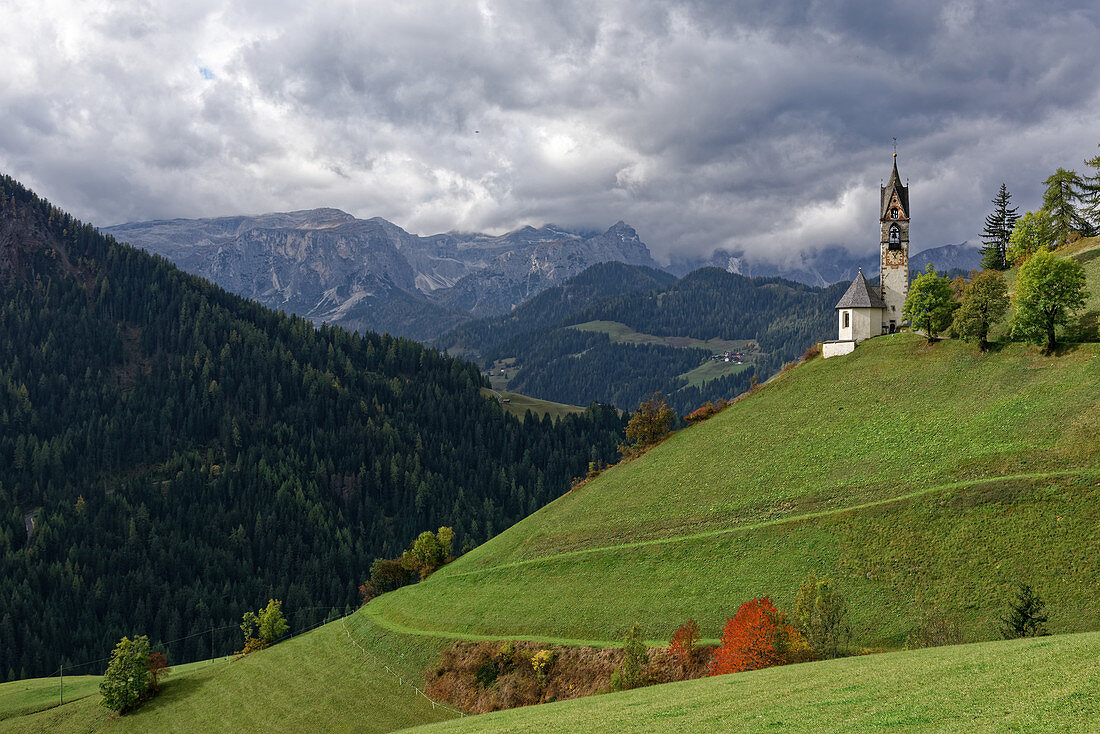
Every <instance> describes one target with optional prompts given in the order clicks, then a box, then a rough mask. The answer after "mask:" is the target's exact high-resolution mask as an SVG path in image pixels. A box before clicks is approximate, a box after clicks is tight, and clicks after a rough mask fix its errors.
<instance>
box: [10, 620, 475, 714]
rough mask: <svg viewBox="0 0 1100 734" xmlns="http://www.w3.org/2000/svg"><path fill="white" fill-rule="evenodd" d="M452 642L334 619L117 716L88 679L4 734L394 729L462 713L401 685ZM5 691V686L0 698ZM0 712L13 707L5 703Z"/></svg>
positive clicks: (167, 687) (178, 683)
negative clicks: (69, 697) (69, 696)
mask: <svg viewBox="0 0 1100 734" xmlns="http://www.w3.org/2000/svg"><path fill="white" fill-rule="evenodd" d="M348 633H350V635H351V636H350V637H349V634H348ZM352 639H354V640H355V641H357V642H358V643H359V645H361V646H362V648H363V649H360V647H357V646H356V645H355V644H354V643H353V642H352ZM446 644H448V643H447V642H446V641H443V640H439V639H435V638H428V637H422V636H421V637H405V636H400V635H395V634H394V633H392V632H389V631H387V630H383V629H379V628H377V627H376V626H374V625H373V624H371V623H370V621H369V619H367V618H366V617H365V616H363V615H362V614H357V615H354V616H352V617H351V618H349V619H348V620H346V626H345V622H344V621H336V622H332V623H330V624H327V625H325V626H323V627H320V628H318V629H316V630H314V631H312V632H308V633H306V634H304V635H301V636H300V637H296V638H293V639H291V640H288V641H286V642H284V643H281V644H279V645H276V646H275V647H272V648H270V649H268V650H264V651H262V652H259V653H255V654H253V655H250V656H248V657H246V658H244V659H241V660H236V661H233V662H226V663H222V664H216V665H209V664H201V663H199V664H194V665H191V666H180V667H179V668H177V669H176V672H175V674H173V675H172V676H170V677H169V678H168V680H167V682H166V683H165V684H164V687H163V690H162V692H161V694H160V695H159V696H157V697H156V698H154V699H153V700H151V701H149V702H148V703H146V704H145V705H144V706H142V707H141V708H140V709H138V710H137V711H135V712H133V713H130V714H127V715H125V716H122V717H119V718H116V719H112V718H111V716H110V712H108V711H107V710H106V709H105V708H104V707H103V706H102V705H101V704H100V696H99V693H98V680H96V681H95V683H94V685H92V682H91V681H88V683H87V685H88V686H89V687H91V688H93V690H87V691H85V697H84V698H81V699H79V700H76V701H73V702H72V703H66V704H65V705H63V706H56V707H53V708H50V709H48V710H45V711H42V712H40V713H35V714H30V715H23V716H13V717H9V718H6V719H2V720H0V731H2V732H19V733H22V732H51V733H52V732H73V733H75V732H95V731H100V730H104V731H109V732H120V733H125V732H150V731H157V732H181V733H182V732H200V731H201V732H242V731H271V732H303V731H332V732H340V731H347V732H351V731H355V732H388V731H394V730H396V729H401V728H405V727H409V726H413V725H417V724H423V723H428V722H431V721H441V720H444V719H446V718H450V717H452V716H455V714H453V713H450V712H448V711H446V710H444V709H443V708H433V706H432V703H431V702H430V701H429V700H427V699H425V698H424V697H422V696H420V695H417V694H416V692H415V690H414V689H413V687H412V686H411V685H408V684H407V683H402V682H401V680H404V681H406V682H412V683H413V684H414V685H416V686H419V687H420V688H423V672H422V671H423V670H424V669H425V668H426V667H428V665H430V663H431V662H432V661H433V660H435V658H436V656H437V655H438V654H439V651H440V650H441V649H442V648H443V647H444V646H445V645H446ZM386 666H388V667H389V668H390V670H392V671H394V672H393V673H391V672H389V671H387V670H386ZM394 673H396V675H395V674H394ZM398 676H400V680H399V678H398ZM51 681H52V682H53V683H54V684H56V679H45V680H41V679H40V680H39V681H17V682H16V683H15V684H13V683H9V684H5V688H6V687H8V686H14V685H16V684H21V683H31V684H33V685H32V688H34V689H37V688H39V687H40V686H39V685H38V684H39V683H40V684H41V687H44V688H46V689H48V688H49V685H50V683H51ZM5 693H6V691H5V690H4V689H0V696H4V695H5ZM54 693H55V695H56V688H55V689H54ZM36 695H37V694H36ZM0 705H6V702H5V700H4V699H3V698H0Z"/></svg>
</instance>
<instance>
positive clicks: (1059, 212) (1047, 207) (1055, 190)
mask: <svg viewBox="0 0 1100 734" xmlns="http://www.w3.org/2000/svg"><path fill="white" fill-rule="evenodd" d="M1082 184H1083V181H1082V180H1081V177H1080V176H1078V175H1077V172H1076V171H1067V170H1066V169H1064V168H1059V169H1058V170H1057V171H1055V172H1054V173H1052V174H1051V175H1050V176H1048V177H1047V179H1046V180H1045V181H1043V185H1044V186H1046V187H1047V188H1046V191H1044V192H1043V210H1044V211H1045V212H1046V213H1047V214H1049V215H1050V221H1051V225H1052V226H1053V228H1054V243H1055V247H1064V246H1065V245H1067V244H1069V240H1070V237H1071V236H1072V235H1074V234H1081V233H1082V232H1086V231H1088V230H1089V229H1090V228H1089V225H1088V222H1086V221H1085V220H1084V219H1082V218H1081V213H1080V212H1079V211H1078V206H1079V205H1080V204H1081V191H1082Z"/></svg>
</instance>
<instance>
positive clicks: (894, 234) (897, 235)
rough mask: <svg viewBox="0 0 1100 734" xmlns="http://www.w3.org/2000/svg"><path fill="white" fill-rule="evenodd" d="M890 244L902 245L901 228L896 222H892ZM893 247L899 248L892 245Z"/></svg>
mask: <svg viewBox="0 0 1100 734" xmlns="http://www.w3.org/2000/svg"><path fill="white" fill-rule="evenodd" d="M890 244H891V245H900V244H901V228H900V227H898V225H896V224H891V225H890ZM891 249H895V250H896V249H898V248H896V247H891Z"/></svg>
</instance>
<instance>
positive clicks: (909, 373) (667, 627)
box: [368, 334, 1100, 647]
mask: <svg viewBox="0 0 1100 734" xmlns="http://www.w3.org/2000/svg"><path fill="white" fill-rule="evenodd" d="M1097 547H1100V344H1082V345H1080V346H1078V347H1075V348H1072V349H1070V350H1068V351H1066V352H1065V353H1063V354H1061V355H1059V356H1057V357H1044V356H1041V355H1040V354H1039V353H1038V352H1037V351H1036V350H1035V349H1034V348H1031V347H1027V346H1024V345H1019V344H1011V345H1007V346H1005V347H1004V348H1002V349H1000V350H999V351H996V352H992V353H989V354H986V355H980V354H979V353H978V352H977V350H976V349H975V348H974V347H972V346H969V345H966V344H963V343H959V342H952V341H947V342H941V343H938V344H934V345H928V344H927V343H926V342H925V340H924V339H923V338H921V337H919V336H917V335H913V334H897V335H893V336H889V337H881V338H877V339H874V340H871V341H869V342H866V343H864V344H863V345H861V346H860V348H859V349H857V350H856V352H855V353H853V354H852V355H849V356H847V357H842V358H836V359H830V360H821V359H816V360H813V361H811V362H809V363H806V364H804V365H802V366H800V367H798V368H797V369H794V370H792V371H790V372H788V373H787V374H784V375H782V376H780V377H779V378H778V379H776V380H775V381H773V382H772V383H770V384H768V385H767V386H765V387H764V388H763V389H761V390H760V391H759V392H758V393H756V394H755V395H752V396H750V397H748V398H747V399H745V400H742V401H741V402H739V403H737V404H735V405H734V406H732V407H731V408H729V409H728V410H726V411H725V412H723V413H721V414H720V415H718V416H716V417H714V418H712V419H711V420H709V421H707V422H705V423H702V424H700V425H697V426H694V427H691V428H688V429H686V430H684V431H681V432H679V433H677V434H675V435H673V436H671V437H670V438H669V439H668V440H667V441H665V442H664V443H663V444H661V445H660V446H658V447H656V448H654V449H653V450H651V451H650V452H649V453H647V454H646V455H644V456H642V457H641V458H639V459H636V460H634V461H630V462H627V463H625V464H622V465H620V466H617V467H615V468H612V469H611V470H609V471H607V472H606V473H604V474H603V475H602V476H601V477H599V478H598V479H596V480H594V481H592V482H589V483H588V484H586V485H585V486H583V487H581V488H578V489H577V490H575V491H573V492H571V493H570V494H568V495H566V496H564V497H562V498H560V499H559V500H557V501H555V502H554V503H552V504H550V505H549V506H547V507H545V508H543V509H542V510H540V511H539V512H538V513H536V514H535V515H533V516H531V517H529V518H527V519H526V520H524V521H523V522H521V523H519V524H518V525H516V526H514V527H513V528H511V529H510V530H508V531H506V532H505V533H503V534H501V535H500V536H498V537H497V538H495V539H493V540H492V541H490V542H488V543H486V544H485V545H483V546H481V547H480V548H478V549H476V550H474V551H473V552H471V553H469V554H467V555H466V556H464V557H463V558H461V559H459V560H458V561H456V562H455V563H453V564H451V565H449V566H447V567H445V568H444V569H442V570H441V571H439V572H438V573H436V574H435V575H434V576H432V577H431V578H430V579H428V580H427V581H426V582H424V583H421V584H417V585H416V586H412V587H407V588H405V589H401V590H399V591H397V592H394V593H392V594H387V595H385V596H383V597H381V598H379V599H377V600H376V601H374V602H372V603H371V605H370V606H369V607H368V612H369V613H370V614H371V615H372V617H373V618H375V619H376V620H378V621H379V622H381V623H383V624H388V625H390V626H391V627H394V628H396V627H400V628H402V629H405V630H422V631H434V632H446V633H457V634H471V633H472V634H484V635H494V636H523V635H529V636H543V637H556V638H567V639H585V640H616V639H618V638H620V637H621V635H622V633H623V631H624V629H625V628H626V627H628V626H629V625H630V624H631V623H632V622H634V621H638V622H641V623H642V625H643V627H644V628H645V630H646V633H647V636H649V637H650V639H653V640H659V639H667V637H668V635H669V634H670V633H671V631H672V630H673V629H675V627H676V626H677V625H678V624H679V623H681V622H683V621H684V620H686V619H687V618H688V617H695V618H696V619H697V620H698V621H699V622H700V624H701V625H702V626H703V631H704V635H706V636H710V637H717V635H718V632H719V630H720V626H721V624H722V622H723V621H724V619H725V618H726V617H727V616H729V615H730V614H731V613H732V612H733V611H734V610H736V608H737V606H738V605H739V604H740V603H741V602H743V601H745V600H747V599H751V598H752V597H755V596H760V595H764V594H769V595H771V596H772V597H773V598H775V599H777V600H778V602H779V603H781V604H786V603H788V602H789V601H790V600H791V597H792V596H793V593H794V591H795V590H796V589H797V587H798V584H799V583H800V581H801V580H802V579H803V578H804V577H805V575H806V574H807V573H808V572H811V571H812V572H816V573H825V574H828V575H831V576H834V577H836V578H837V579H838V580H839V582H840V584H841V587H842V589H843V590H844V592H845V593H846V594H847V595H848V596H849V598H850V600H851V602H852V604H851V606H852V612H853V621H854V622H855V627H856V639H857V641H858V642H859V643H860V644H863V645H867V646H886V647H896V646H899V645H900V644H901V643H902V642H903V640H904V638H905V636H906V634H907V633H908V632H909V631H910V630H911V629H912V627H913V626H914V624H915V622H916V619H917V618H918V616H919V614H920V613H921V612H922V611H924V610H928V611H932V610H935V611H937V612H939V613H944V614H948V615H949V616H952V617H954V618H955V619H957V620H958V622H959V624H960V625H961V627H962V629H963V631H964V634H965V636H966V637H967V638H968V639H972V640H980V639H989V638H990V637H991V636H994V635H995V632H994V629H993V628H994V623H995V618H996V616H997V615H998V614H1000V613H1001V611H1002V609H1003V607H1004V605H1005V603H1006V602H1007V600H1008V598H1009V597H1010V596H1011V593H1012V590H1013V589H1014V588H1015V585H1016V584H1018V583H1020V582H1028V583H1031V584H1033V585H1035V586H1036V587H1037V588H1039V589H1040V591H1041V593H1043V594H1044V595H1045V596H1046V597H1047V598H1048V599H1049V603H1050V610H1051V618H1052V628H1053V629H1055V630H1057V631H1081V630H1089V629H1096V628H1098V627H1100V574H1098V573H1097V558H1096V554H1095V548H1097Z"/></svg>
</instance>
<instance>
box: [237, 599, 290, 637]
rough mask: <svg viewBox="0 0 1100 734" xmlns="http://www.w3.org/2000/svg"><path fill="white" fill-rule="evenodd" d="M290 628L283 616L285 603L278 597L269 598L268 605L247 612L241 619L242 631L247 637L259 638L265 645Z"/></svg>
mask: <svg viewBox="0 0 1100 734" xmlns="http://www.w3.org/2000/svg"><path fill="white" fill-rule="evenodd" d="M289 629H290V625H289V624H287V621H286V617H284V616H283V603H282V602H281V601H279V600H278V599H269V600H268V602H267V606H266V607H263V608H261V609H260V610H258V611H257V612H255V613H253V612H245V613H244V617H243V619H242V621H241V631H242V632H244V636H245V638H246V639H249V638H253V637H255V639H258V640H259V641H260V642H262V643H263V646H264V647H267V646H268V645H270V644H272V643H273V642H275V641H276V640H278V639H279V638H280V637H282V636H283V635H285V634H286V633H287V631H288V630H289Z"/></svg>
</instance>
